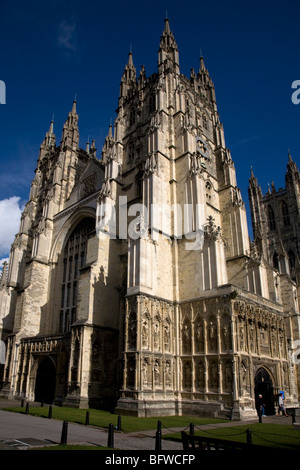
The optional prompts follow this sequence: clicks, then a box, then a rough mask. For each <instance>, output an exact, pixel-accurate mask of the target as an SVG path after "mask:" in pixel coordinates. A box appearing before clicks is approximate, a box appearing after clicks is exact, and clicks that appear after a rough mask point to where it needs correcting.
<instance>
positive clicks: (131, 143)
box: [128, 141, 134, 162]
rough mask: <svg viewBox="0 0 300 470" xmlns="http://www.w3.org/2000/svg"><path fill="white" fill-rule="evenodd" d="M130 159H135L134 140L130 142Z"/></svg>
mask: <svg viewBox="0 0 300 470" xmlns="http://www.w3.org/2000/svg"><path fill="white" fill-rule="evenodd" d="M128 160H129V161H130V162H132V161H133V160H134V142H133V141H131V142H129V144H128Z"/></svg>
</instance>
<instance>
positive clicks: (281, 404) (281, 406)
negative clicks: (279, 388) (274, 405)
mask: <svg viewBox="0 0 300 470" xmlns="http://www.w3.org/2000/svg"><path fill="white" fill-rule="evenodd" d="M283 400H284V398H283V393H281V392H280V393H279V397H278V415H279V416H280V412H282V415H284V416H288V414H287V412H286V409H285V406H284V402H283Z"/></svg>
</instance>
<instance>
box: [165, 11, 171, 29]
mask: <svg viewBox="0 0 300 470" xmlns="http://www.w3.org/2000/svg"><path fill="white" fill-rule="evenodd" d="M164 32H165V33H167V34H170V33H171V30H170V24H169V18H168V14H167V12H166V18H165V30H164Z"/></svg>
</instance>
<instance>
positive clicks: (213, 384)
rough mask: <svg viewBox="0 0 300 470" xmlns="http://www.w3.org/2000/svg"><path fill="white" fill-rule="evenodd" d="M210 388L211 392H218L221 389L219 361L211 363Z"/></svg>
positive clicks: (209, 370) (209, 369) (213, 360)
mask: <svg viewBox="0 0 300 470" xmlns="http://www.w3.org/2000/svg"><path fill="white" fill-rule="evenodd" d="M208 387H209V389H210V390H214V391H216V390H217V389H218V387H219V371H218V361H217V359H211V360H210V361H209V368H208Z"/></svg>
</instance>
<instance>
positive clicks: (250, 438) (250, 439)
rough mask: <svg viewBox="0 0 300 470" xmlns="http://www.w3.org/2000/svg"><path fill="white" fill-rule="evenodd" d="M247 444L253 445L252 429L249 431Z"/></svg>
mask: <svg viewBox="0 0 300 470" xmlns="http://www.w3.org/2000/svg"><path fill="white" fill-rule="evenodd" d="M246 433H247V444H252V434H251V429H247V431H246Z"/></svg>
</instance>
